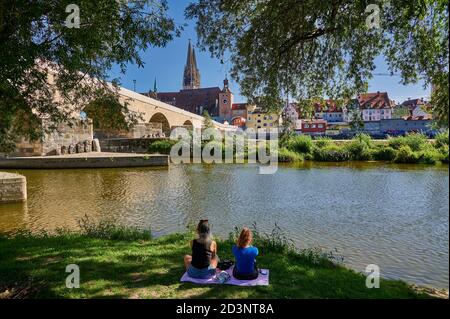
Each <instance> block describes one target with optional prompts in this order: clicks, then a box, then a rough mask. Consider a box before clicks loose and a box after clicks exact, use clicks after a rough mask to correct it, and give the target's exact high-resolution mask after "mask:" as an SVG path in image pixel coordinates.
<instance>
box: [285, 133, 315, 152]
mask: <svg viewBox="0 0 450 319" xmlns="http://www.w3.org/2000/svg"><path fill="white" fill-rule="evenodd" d="M313 147H314V145H313V141H312V139H311V136H308V135H298V136H294V137H292V138H291V139H290V140H289V142H288V143H287V148H288V149H289V150H291V151H294V152H297V153H303V154H308V153H311V152H312V149H313Z"/></svg>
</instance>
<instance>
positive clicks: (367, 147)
mask: <svg viewBox="0 0 450 319" xmlns="http://www.w3.org/2000/svg"><path fill="white" fill-rule="evenodd" d="M371 146H372V138H371V137H370V136H369V135H366V134H359V135H358V136H356V137H355V138H353V140H352V141H351V142H350V143H349V144H347V145H346V146H345V147H346V149H347V150H348V152H349V154H350V157H351V159H352V160H356V161H369V160H371V159H372V152H371Z"/></svg>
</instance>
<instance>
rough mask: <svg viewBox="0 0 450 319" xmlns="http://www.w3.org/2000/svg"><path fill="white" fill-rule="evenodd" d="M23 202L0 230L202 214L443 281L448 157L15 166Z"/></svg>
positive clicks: (2, 212)
mask: <svg viewBox="0 0 450 319" xmlns="http://www.w3.org/2000/svg"><path fill="white" fill-rule="evenodd" d="M18 173H20V174H23V175H25V176H26V177H27V182H28V201H27V203H25V204H10V205H1V206H0V232H3V233H5V232H16V231H18V230H20V229H29V230H32V231H39V230H48V231H52V230H54V229H56V228H60V227H67V228H72V229H74V228H76V227H77V220H78V219H79V218H81V217H82V216H84V215H88V216H90V217H91V219H94V220H101V219H111V220H114V221H115V222H117V223H120V224H122V225H130V226H138V227H142V228H151V230H152V232H153V234H155V235H156V236H159V235H164V234H167V233H171V232H176V231H184V230H186V226H187V225H189V224H194V223H196V222H197V221H198V220H199V219H200V218H208V219H209V220H210V221H211V223H212V224H213V232H214V234H216V235H219V236H227V235H228V233H229V232H231V231H233V228H234V226H236V225H251V224H252V223H253V222H256V223H257V226H258V228H259V229H260V230H262V231H265V232H268V231H270V230H272V228H273V227H274V225H275V223H277V224H278V225H279V226H280V227H281V228H282V229H283V230H284V231H285V232H286V234H288V236H289V237H290V238H291V239H292V240H293V241H294V243H295V244H296V245H297V246H298V247H299V248H306V247H321V248H323V249H324V250H327V251H334V252H337V254H339V255H343V256H344V257H345V258H344V263H345V264H346V265H348V266H349V267H351V268H353V269H355V270H357V271H360V272H363V271H364V270H365V267H366V266H367V265H368V264H377V265H378V266H379V267H380V270H381V274H382V276H384V277H386V278H395V279H402V280H405V281H407V282H410V283H416V284H422V285H429V286H434V287H439V288H446V289H448V286H449V169H448V165H447V166H446V165H443V166H437V167H434V166H433V167H431V166H420V165H387V164H386V165H383V164H379V163H343V164H320V163H303V164H298V165H295V166H284V165H283V166H280V168H279V169H278V172H277V173H276V174H274V175H258V170H257V168H256V167H255V166H251V165H225V164H224V165H209V166H208V165H172V166H171V167H170V168H163V169H152V168H146V169H100V170H24V171H19V172H18Z"/></svg>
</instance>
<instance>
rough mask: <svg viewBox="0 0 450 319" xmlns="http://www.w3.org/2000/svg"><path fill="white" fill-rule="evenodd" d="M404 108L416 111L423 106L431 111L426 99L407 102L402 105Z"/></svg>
mask: <svg viewBox="0 0 450 319" xmlns="http://www.w3.org/2000/svg"><path fill="white" fill-rule="evenodd" d="M402 106H404V107H407V108H408V109H410V110H413V109H415V108H416V107H417V106H421V107H423V108H425V109H426V110H431V108H432V107H431V104H430V103H429V102H426V101H425V100H424V99H412V100H407V101H405V102H403V103H402Z"/></svg>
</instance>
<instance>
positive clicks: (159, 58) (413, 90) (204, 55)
mask: <svg viewBox="0 0 450 319" xmlns="http://www.w3.org/2000/svg"><path fill="white" fill-rule="evenodd" d="M190 2H191V0H168V3H169V12H168V14H169V15H170V16H171V17H172V18H173V19H174V20H175V22H176V23H177V24H179V25H183V24H185V23H186V24H187V26H186V27H184V31H183V32H182V34H181V36H180V37H178V38H175V39H174V40H173V41H171V42H169V44H168V45H167V46H166V47H165V48H150V49H149V50H147V51H145V52H141V54H142V60H143V61H144V63H145V65H144V67H143V68H138V67H137V66H136V65H129V66H128V69H127V72H126V73H125V74H122V73H121V72H120V69H119V68H118V67H114V68H113V69H112V70H111V72H110V78H111V79H113V78H119V80H120V82H121V84H122V86H123V87H125V88H127V89H130V90H133V89H134V82H133V80H136V91H138V92H141V93H142V92H148V91H149V90H150V89H153V83H154V81H155V78H156V81H157V87H158V91H159V92H178V91H179V90H180V89H181V87H182V79H183V71H184V65H185V63H186V55H187V46H188V43H189V39H192V43H193V44H195V43H196V42H197V35H196V32H195V22H194V21H191V20H186V19H185V17H184V9H185V8H186V6H187V5H188V4H189V3H190ZM196 53H197V64H198V68H199V70H200V74H201V86H202V87H216V86H218V87H222V86H223V80H224V78H225V77H226V75H227V70H228V69H229V67H230V65H226V64H225V65H222V64H221V63H220V61H219V60H218V59H214V58H211V55H210V54H209V53H208V52H201V51H200V50H199V49H196ZM376 65H377V69H376V71H375V72H374V73H389V72H388V71H387V66H386V63H385V62H384V59H383V57H378V58H377V59H376ZM230 82H231V83H230V86H231V89H232V91H233V93H234V100H235V102H236V103H239V102H245V101H246V98H245V97H243V96H241V94H240V90H239V85H238V84H237V83H235V82H234V81H233V80H232V79H230ZM399 82H400V77H398V76H374V78H373V79H372V80H371V81H370V82H369V92H377V91H380V92H388V93H389V96H390V98H391V99H392V100H394V101H396V102H400V103H401V102H403V101H404V100H406V99H408V98H425V99H429V95H430V89H429V88H428V89H424V88H423V85H422V83H418V84H415V85H408V86H404V85H402V84H400V83H399Z"/></svg>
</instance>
